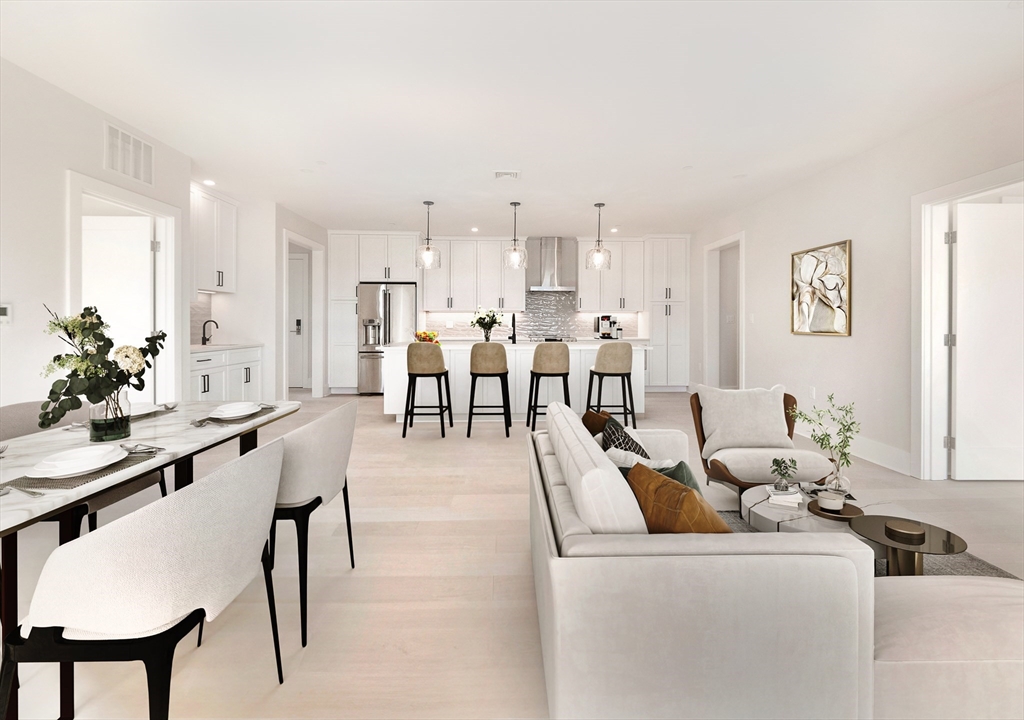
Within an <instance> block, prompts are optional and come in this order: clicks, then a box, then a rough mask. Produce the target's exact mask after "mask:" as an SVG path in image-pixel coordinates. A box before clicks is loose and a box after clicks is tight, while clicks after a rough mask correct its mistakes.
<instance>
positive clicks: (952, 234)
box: [944, 230, 956, 245]
mask: <svg viewBox="0 0 1024 720" xmlns="http://www.w3.org/2000/svg"><path fill="white" fill-rule="evenodd" d="M944 237H945V244H946V245H952V244H953V243H955V242H956V230H950V231H949V232H947V233H946V234H945V235H944Z"/></svg>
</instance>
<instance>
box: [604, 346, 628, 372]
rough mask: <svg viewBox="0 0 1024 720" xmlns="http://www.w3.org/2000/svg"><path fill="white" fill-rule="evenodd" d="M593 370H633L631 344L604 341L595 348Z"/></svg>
mask: <svg viewBox="0 0 1024 720" xmlns="http://www.w3.org/2000/svg"><path fill="white" fill-rule="evenodd" d="M594 371H595V372H599V373H618V374H625V373H628V372H632V371H633V346H632V345H630V344H629V343H628V342H610V343H605V344H604V345H602V346H601V347H599V348H598V349H597V359H596V360H594Z"/></svg>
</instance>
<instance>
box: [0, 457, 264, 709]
mask: <svg viewBox="0 0 1024 720" xmlns="http://www.w3.org/2000/svg"><path fill="white" fill-rule="evenodd" d="M283 454H284V443H283V442H282V441H280V440H277V441H274V442H272V443H269V444H267V445H264V446H263V447H260V448H257V449H256V450H253V451H251V452H249V453H247V454H245V455H243V456H241V457H239V458H237V459H236V460H232V461H231V462H229V463H227V464H226V465H223V466H222V467H220V468H218V469H217V470H215V471H214V472H212V473H211V474H210V475H208V476H206V477H204V478H203V479H201V480H198V481H196V482H194V483H192V484H191V485H189V486H188V487H186V488H183V489H181V490H178V491H177V492H174V493H172V494H171V495H170V496H168V497H166V498H164V499H162V500H157V501H156V502H154V503H151V504H149V505H146V506H145V507H143V508H140V509H139V510H136V511H135V512H133V513H130V514H128V515H125V516H124V517H121V518H118V519H117V520H114V521H113V522H111V523H110V524H109V525H106V526H104V527H102V528H99V529H98V530H97V531H96V532H91V533H89V534H88V535H85V536H83V537H81V538H79V539H77V540H74V541H72V542H69V543H67V544H66V545H61V546H60V547H58V548H57V549H56V550H54V551H53V553H52V554H51V555H50V557H49V558H48V559H47V560H46V564H45V565H44V566H43V571H42V574H41V575H40V577H39V582H38V584H37V585H36V589H35V593H34V595H33V596H32V603H31V606H30V607H29V613H28V617H26V618H25V620H24V621H23V622H22V625H21V626H20V627H19V628H17V629H15V630H14V631H13V632H11V633H10V634H9V635H8V636H7V637H6V638H5V642H4V647H3V666H2V668H0V707H3V708H6V707H7V702H8V699H9V697H10V691H11V686H12V683H13V681H14V676H15V672H16V670H17V664H18V663H22V662H30V663H34V662H71V663H74V662H128V661H142V662H143V663H145V666H146V678H147V682H148V686H149V716H150V718H151V720H163V719H165V718H167V716H168V712H169V709H170V693H171V664H172V661H173V659H174V648H175V646H176V645H177V644H178V642H179V641H180V640H181V639H182V638H183V637H184V636H185V635H186V634H187V633H188V632H190V631H191V630H192V629H193V628H194V627H196V626H197V625H199V623H200V622H201V621H202V620H203V619H204V618H205V619H207V620H213V619H215V618H216V617H217V616H218V615H219V614H220V613H221V612H222V611H223V610H224V609H225V608H226V607H227V606H228V605H229V604H230V603H231V601H232V600H234V599H235V598H236V597H238V595H239V594H240V593H241V592H242V591H243V590H244V589H245V588H246V586H247V585H248V584H249V583H250V582H251V581H252V579H253V577H254V576H255V575H256V574H257V572H258V567H259V564H260V563H261V562H262V565H263V576H264V580H265V582H266V586H267V600H268V604H269V608H270V623H271V630H272V632H273V637H274V650H275V653H276V655H277V673H278V681H279V682H283V675H282V672H281V651H280V643H279V640H278V632H277V613H276V608H275V602H274V586H273V580H272V577H271V571H270V553H269V551H268V548H267V545H268V543H267V536H268V534H269V532H270V524H271V522H272V520H273V516H274V503H275V501H276V499H277V489H278V482H279V480H280V477H281V460H282V457H283Z"/></svg>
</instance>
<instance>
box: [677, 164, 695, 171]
mask: <svg viewBox="0 0 1024 720" xmlns="http://www.w3.org/2000/svg"><path fill="white" fill-rule="evenodd" d="M680 169H681V170H693V165H683V167H682V168H680Z"/></svg>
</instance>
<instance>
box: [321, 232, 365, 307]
mask: <svg viewBox="0 0 1024 720" xmlns="http://www.w3.org/2000/svg"><path fill="white" fill-rule="evenodd" d="M327 268H328V269H327V284H328V292H329V293H330V295H329V297H330V299H331V300H355V299H356V286H357V285H359V236H358V235H342V234H340V233H331V234H330V235H329V236H328V238H327Z"/></svg>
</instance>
